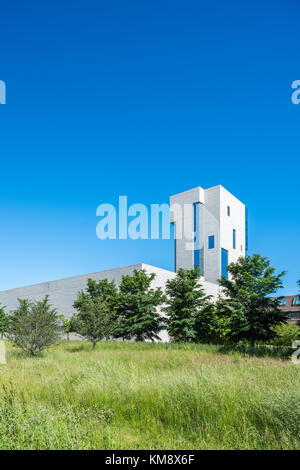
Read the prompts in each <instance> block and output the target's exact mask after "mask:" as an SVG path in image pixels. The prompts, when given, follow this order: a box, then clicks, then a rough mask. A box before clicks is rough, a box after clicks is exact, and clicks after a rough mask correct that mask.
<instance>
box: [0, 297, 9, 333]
mask: <svg viewBox="0 0 300 470" xmlns="http://www.w3.org/2000/svg"><path fill="white" fill-rule="evenodd" d="M4 308H5V307H3V306H2V305H0V336H1V338H3V335H4V333H7V329H8V317H7V315H6V313H5V310H4Z"/></svg>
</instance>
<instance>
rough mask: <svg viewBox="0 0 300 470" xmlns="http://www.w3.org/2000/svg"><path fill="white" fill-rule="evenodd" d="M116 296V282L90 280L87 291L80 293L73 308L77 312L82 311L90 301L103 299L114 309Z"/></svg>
mask: <svg viewBox="0 0 300 470" xmlns="http://www.w3.org/2000/svg"><path fill="white" fill-rule="evenodd" d="M116 295H117V288H116V285H115V282H114V281H109V280H108V279H101V280H100V281H95V280H94V279H88V281H87V288H86V290H85V291H80V292H79V293H78V296H77V299H76V300H75V302H74V305H73V306H74V308H75V309H76V310H80V309H81V308H82V307H83V306H84V305H85V302H86V301H87V300H88V299H92V300H93V299H96V298H101V300H103V301H105V302H106V303H107V305H109V306H110V307H111V308H112V309H113V308H114V305H115V301H116Z"/></svg>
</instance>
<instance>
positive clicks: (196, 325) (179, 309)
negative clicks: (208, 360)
mask: <svg viewBox="0 0 300 470" xmlns="http://www.w3.org/2000/svg"><path fill="white" fill-rule="evenodd" d="M200 275H201V274H200V271H199V270H198V269H191V270H188V269H179V270H178V272H177V274H176V277H175V278H174V279H169V280H168V281H167V283H166V294H167V300H166V306H165V308H164V311H165V312H166V314H167V317H168V320H167V323H168V333H169V335H170V337H171V338H172V340H173V341H175V342H189V341H197V340H198V341H207V338H208V336H209V332H210V326H209V318H210V317H211V315H212V310H211V303H210V296H207V295H206V294H205V291H204V289H203V287H202V286H201V284H200V282H199V278H200Z"/></svg>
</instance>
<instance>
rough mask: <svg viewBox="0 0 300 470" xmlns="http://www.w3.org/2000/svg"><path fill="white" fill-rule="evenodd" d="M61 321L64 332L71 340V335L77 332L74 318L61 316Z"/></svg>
mask: <svg viewBox="0 0 300 470" xmlns="http://www.w3.org/2000/svg"><path fill="white" fill-rule="evenodd" d="M60 319H61V322H62V326H63V330H64V332H65V333H66V335H67V340H68V341H69V339H70V333H74V332H75V325H74V317H73V316H72V317H71V318H66V317H65V316H64V315H60Z"/></svg>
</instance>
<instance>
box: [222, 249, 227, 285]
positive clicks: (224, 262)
mask: <svg viewBox="0 0 300 470" xmlns="http://www.w3.org/2000/svg"><path fill="white" fill-rule="evenodd" d="M227 267H228V251H227V250H225V249H224V248H221V275H222V276H223V277H225V278H226V279H228V271H227Z"/></svg>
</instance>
